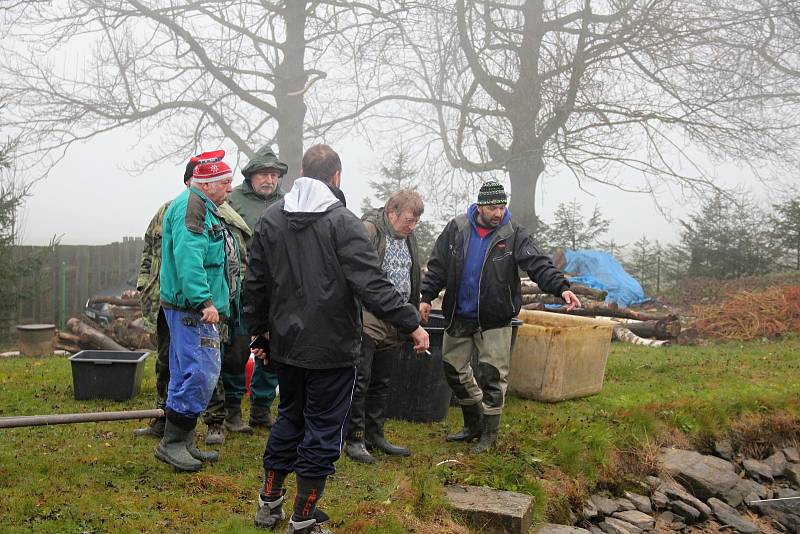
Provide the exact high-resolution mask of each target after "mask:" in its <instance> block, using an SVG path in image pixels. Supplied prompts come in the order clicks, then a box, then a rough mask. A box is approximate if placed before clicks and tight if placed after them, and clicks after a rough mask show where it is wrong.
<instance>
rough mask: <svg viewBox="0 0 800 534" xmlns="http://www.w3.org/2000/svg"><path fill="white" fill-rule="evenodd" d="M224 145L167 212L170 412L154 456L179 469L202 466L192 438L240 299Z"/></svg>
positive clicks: (164, 283) (163, 274) (202, 159)
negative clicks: (223, 211)
mask: <svg viewBox="0 0 800 534" xmlns="http://www.w3.org/2000/svg"><path fill="white" fill-rule="evenodd" d="M224 155H225V152H224V151H222V150H219V151H216V152H208V153H205V154H201V155H200V156H198V159H199V161H198V164H197V166H196V167H195V168H194V171H193V172H192V183H191V187H189V188H188V189H187V190H186V191H184V192H183V193H181V194H180V195H178V197H177V198H176V199H175V200H173V201H172V202H171V203H170V206H169V208H168V209H167V211H166V213H165V214H164V223H163V238H162V239H163V241H162V247H161V270H160V274H159V279H160V283H161V288H160V299H161V307H162V309H163V310H164V316H165V317H166V320H167V325H168V327H169V332H170V342H169V343H170V344H169V369H170V379H169V386H168V389H167V409H166V413H167V417H166V424H165V426H164V436H163V438H162V439H161V442H160V443H159V444H158V447H156V450H155V455H156V458H158V459H159V460H162V461H164V462H166V463H169V464H171V465H172V466H174V467H175V468H176V469H177V470H179V471H197V470H199V469H200V468H201V467H202V462H201V460H202V453H199V451H197V449H196V448H195V447H194V445H193V438H194V429H195V426H196V425H197V418H198V416H199V415H200V414H201V413H203V410H205V408H206V406H207V405H208V401H209V400H210V399H211V395H212V393H213V391H214V387H215V385H216V383H217V380H218V378H219V373H220V366H221V359H220V337H219V328H218V323H219V322H220V318H221V317H222V318H228V317H231V313H232V312H233V311H235V309H236V308H238V303H239V289H240V288H239V252H238V250H239V248H238V244H237V243H236V238H235V237H234V236H233V234H231V232H230V231H229V230H228V228H227V227H226V225H225V223H224V221H223V220H222V217H221V216H220V214H219V211H218V206H220V205H222V204H223V203H224V202H225V200H226V199H227V198H228V196H229V195H230V193H231V190H232V187H231V181H232V178H233V172H232V170H231V168H230V167H229V166H228V165H227V164H226V163H225V162H224V161H222V158H223V157H224Z"/></svg>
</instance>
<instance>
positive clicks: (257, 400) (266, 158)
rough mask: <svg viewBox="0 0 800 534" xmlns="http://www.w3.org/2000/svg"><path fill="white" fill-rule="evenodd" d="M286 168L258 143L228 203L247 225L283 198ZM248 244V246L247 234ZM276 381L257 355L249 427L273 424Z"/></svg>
mask: <svg viewBox="0 0 800 534" xmlns="http://www.w3.org/2000/svg"><path fill="white" fill-rule="evenodd" d="M287 170H288V167H287V165H286V164H285V163H284V162H282V161H281V160H279V159H278V156H277V155H276V154H275V152H273V151H272V149H271V148H270V147H269V146H268V145H265V146H263V147H261V148H260V149H259V150H258V151H257V152H256V154H255V156H253V158H252V159H251V160H250V162H249V163H248V164H247V165H245V166H244V168H243V169H242V174H243V175H244V181H243V182H242V183H241V184H239V185H238V186H236V187H234V188H233V192H232V193H231V196H230V198H229V199H228V203H229V204H230V205H231V207H232V208H233V209H235V210H236V212H237V213H238V214H239V215H241V216H242V218H243V219H244V220H245V222H246V223H247V225H248V226H249V227H250V228H255V224H256V221H258V218H259V217H261V214H262V213H263V212H264V210H265V209H267V207H269V206H271V205H272V204H274V203H275V202H277V201H279V200H281V199H282V198H283V195H284V192H283V191H282V190H281V187H280V180H281V178H282V177H283V175H284V174H286V171H287ZM247 244H248V246H249V238H248V243H247ZM277 385H278V377H277V375H275V374H273V373H270V372H268V371H267V370H266V369H265V368H264V363H263V362H262V361H261V360H260V359H256V361H255V366H254V367H253V377H252V379H251V380H250V401H251V407H250V421H249V424H250V426H251V427H257V426H261V427H268V428H269V427H271V426H272V423H273V419H272V414H271V413H270V407H271V406H272V401H274V400H275V388H276V386H277ZM226 387H227V385H226Z"/></svg>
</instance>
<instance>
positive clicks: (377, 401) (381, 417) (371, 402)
mask: <svg viewBox="0 0 800 534" xmlns="http://www.w3.org/2000/svg"><path fill="white" fill-rule="evenodd" d="M388 402H389V396H388V395H380V396H374V397H373V396H368V397H367V404H366V423H365V425H366V431H365V433H364V441H365V443H366V445H367V449H368V450H375V449H377V450H379V451H383V452H385V453H386V454H390V455H392V456H411V449H408V448H406V447H399V446H397V445H393V444H392V443H389V441H388V440H387V439H386V437H385V436H384V435H383V425H384V423H385V422H386V405H387V404H388Z"/></svg>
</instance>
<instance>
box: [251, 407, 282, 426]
mask: <svg viewBox="0 0 800 534" xmlns="http://www.w3.org/2000/svg"><path fill="white" fill-rule="evenodd" d="M274 423H275V420H274V419H272V414H271V413H270V412H269V406H261V405H260V404H253V405H251V406H250V421H249V422H248V424H249V425H250V426H251V427H252V428H256V427H264V428H272V425H273V424H274Z"/></svg>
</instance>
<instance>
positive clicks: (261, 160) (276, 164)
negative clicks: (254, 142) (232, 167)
mask: <svg viewBox="0 0 800 534" xmlns="http://www.w3.org/2000/svg"><path fill="white" fill-rule="evenodd" d="M267 169H278V170H279V171H280V173H281V176H283V175H284V174H286V171H287V170H289V167H288V166H287V165H286V164H285V163H284V162H282V161H281V160H279V159H278V156H277V155H276V154H275V152H273V151H272V149H271V148H270V147H269V145H264V146H262V147H261V148H259V149H258V152H256V155H255V156H253V159H251V160H250V161H249V162H248V163H247V165H245V166H244V168H243V169H242V174H243V175H244V178H245V180H250V176H252V175H253V174H255V173H257V172H259V171H265V170H267Z"/></svg>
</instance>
